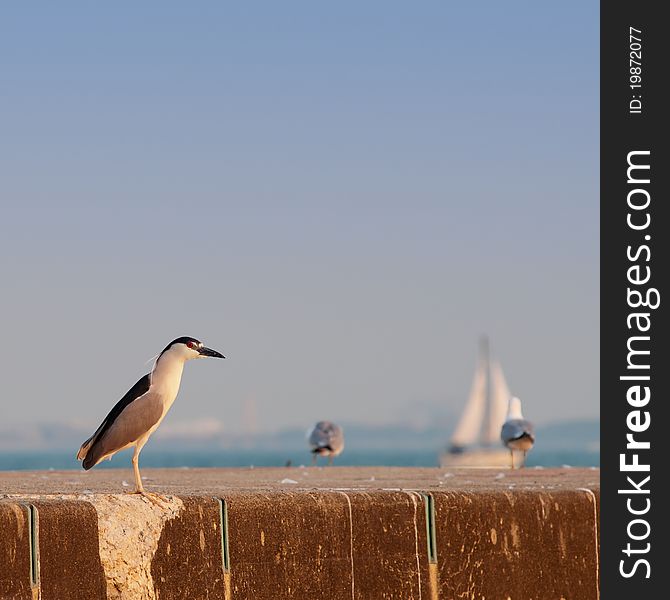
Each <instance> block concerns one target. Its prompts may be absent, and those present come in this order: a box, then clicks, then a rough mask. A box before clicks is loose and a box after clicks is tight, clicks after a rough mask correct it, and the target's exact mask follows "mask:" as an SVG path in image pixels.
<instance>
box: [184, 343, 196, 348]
mask: <svg viewBox="0 0 670 600" xmlns="http://www.w3.org/2000/svg"><path fill="white" fill-rule="evenodd" d="M186 345H187V346H188V347H189V348H191V350H193V348H195V342H189V343H188V344H186Z"/></svg>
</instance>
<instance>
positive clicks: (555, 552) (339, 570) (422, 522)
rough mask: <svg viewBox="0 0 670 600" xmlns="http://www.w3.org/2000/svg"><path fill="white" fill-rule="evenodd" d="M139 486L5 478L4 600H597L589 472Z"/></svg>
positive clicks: (180, 479)
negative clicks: (154, 499)
mask: <svg viewBox="0 0 670 600" xmlns="http://www.w3.org/2000/svg"><path fill="white" fill-rule="evenodd" d="M146 471H147V487H150V486H151V487H152V488H153V491H157V492H160V493H161V494H162V495H161V498H162V502H161V504H160V505H155V504H153V503H151V502H149V501H148V500H146V499H144V498H141V497H137V496H132V495H127V494H119V493H110V492H113V491H114V490H115V488H116V490H117V491H118V488H119V487H121V488H122V486H121V485H120V483H121V482H122V481H123V479H124V478H127V477H128V472H127V471H123V470H121V471H116V470H114V471H112V470H100V471H97V473H96V474H95V476H94V477H89V474H88V473H86V474H82V473H78V472H60V473H48V474H43V473H39V474H36V473H0V490H2V491H3V493H2V494H0V600H6V599H12V600H14V599H23V598H26V599H30V598H38V597H41V598H43V599H45V600H48V599H52V598H54V599H56V598H58V599H64V598H67V599H79V598H82V599H83V598H86V599H88V600H91V599H95V598H108V599H117V598H118V599H123V600H135V599H142V600H144V599H156V598H159V599H161V600H166V599H172V598H174V599H189V598H193V599H196V598H197V599H202V598H209V599H218V598H220V599H225V600H231V599H233V600H237V599H244V600H247V599H248V600H252V599H253V600H264V599H266V598H267V599H272V600H279V599H284V598H286V599H301V600H312V599H315V600H317V599H320V598H328V599H329V600H338V599H347V600H351V599H353V600H368V599H369V600H379V599H391V598H392V599H398V600H409V599H428V600H437V599H440V598H441V599H445V600H446V599H452V598H503V599H506V598H538V599H539V598H552V599H553V598H556V599H559V598H564V599H565V600H567V599H570V600H572V599H577V600H579V599H596V598H598V594H599V589H598V588H599V586H598V559H599V557H598V553H599V527H598V525H599V523H598V510H599V485H598V477H599V473H598V472H597V471H593V470H586V469H585V470H581V469H568V470H549V469H546V470H537V471H535V470H525V471H515V472H510V471H505V470H502V471H501V470H481V469H478V470H452V472H446V470H445V469H387V468H341V469H338V468H333V469H321V468H307V469H305V468H292V469H291V468H288V469H254V470H251V469H208V470H193V471H191V470H188V471H182V470H156V471H151V470H149V469H147V470H146ZM394 484H395V485H394ZM31 488H32V490H33V492H34V493H28V492H27V491H26V490H27V489H31ZM187 491H190V492H191V493H187ZM29 506H33V507H35V509H36V511H35V514H34V515H33V517H32V519H33V520H35V518H36V519H37V524H38V527H39V529H38V532H37V536H36V539H35V541H36V545H37V555H38V558H39V568H38V569H37V573H36V577H37V579H38V581H33V579H35V577H32V578H31V554H35V548H34V546H35V544H31V542H30V527H31V514H30V510H29ZM35 515H36V516H35Z"/></svg>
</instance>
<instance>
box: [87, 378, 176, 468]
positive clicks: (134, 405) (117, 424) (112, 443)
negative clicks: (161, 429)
mask: <svg viewBox="0 0 670 600" xmlns="http://www.w3.org/2000/svg"><path fill="white" fill-rule="evenodd" d="M161 416H163V401H162V397H161V396H160V395H159V394H157V393H156V392H152V391H148V392H147V393H146V394H144V395H143V396H140V397H139V398H138V399H137V400H134V401H133V402H131V403H130V404H128V406H126V407H125V408H124V409H123V410H122V411H121V413H120V414H119V416H118V417H116V419H114V422H113V423H112V424H111V425H110V426H109V427H108V428H107V431H105V433H104V434H102V435H101V436H100V437H99V438H98V439H97V440H96V441H95V443H94V444H93V446H91V449H90V450H89V451H88V453H87V455H86V458H85V459H84V469H90V468H91V467H93V466H94V465H96V464H97V463H99V462H100V461H101V460H103V459H104V458H106V457H107V456H111V455H112V454H114V453H115V452H118V451H119V450H123V449H124V448H126V447H127V446H129V445H130V444H132V443H134V442H136V441H137V440H138V439H139V438H141V437H142V436H143V435H144V434H145V433H147V432H148V431H149V430H150V429H151V428H152V427H153V426H154V425H156V423H158V422H159V421H160V418H161Z"/></svg>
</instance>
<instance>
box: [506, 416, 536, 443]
mask: <svg viewBox="0 0 670 600" xmlns="http://www.w3.org/2000/svg"><path fill="white" fill-rule="evenodd" d="M524 435H527V436H529V437H531V438H535V430H534V428H533V424H532V423H531V422H530V421H526V420H525V419H512V420H510V421H505V423H504V424H503V426H502V430H501V432H500V437H501V439H502V441H503V442H505V443H507V442H510V441H512V440H518V439H519V438H521V437H523V436H524Z"/></svg>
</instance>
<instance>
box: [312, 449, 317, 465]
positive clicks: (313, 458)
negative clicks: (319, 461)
mask: <svg viewBox="0 0 670 600" xmlns="http://www.w3.org/2000/svg"><path fill="white" fill-rule="evenodd" d="M312 466H313V467H316V452H313V453H312Z"/></svg>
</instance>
